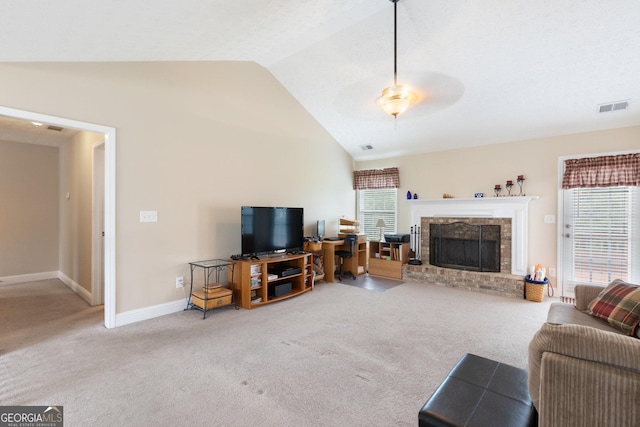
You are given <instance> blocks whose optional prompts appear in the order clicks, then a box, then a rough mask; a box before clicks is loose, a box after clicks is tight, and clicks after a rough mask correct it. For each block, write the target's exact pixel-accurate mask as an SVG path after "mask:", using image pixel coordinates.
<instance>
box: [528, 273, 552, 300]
mask: <svg viewBox="0 0 640 427" xmlns="http://www.w3.org/2000/svg"><path fill="white" fill-rule="evenodd" d="M548 284H549V279H547V278H546V277H545V278H544V281H542V282H540V281H538V280H531V276H527V277H525V278H524V296H525V298H526V299H527V301H534V302H542V299H543V298H544V291H545V290H546V289H547V285H548Z"/></svg>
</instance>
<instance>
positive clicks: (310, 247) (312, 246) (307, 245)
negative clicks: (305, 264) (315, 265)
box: [304, 240, 322, 252]
mask: <svg viewBox="0 0 640 427" xmlns="http://www.w3.org/2000/svg"><path fill="white" fill-rule="evenodd" d="M304 250H305V251H307V252H317V251H320V250H322V242H313V241H311V240H307V241H306V242H304Z"/></svg>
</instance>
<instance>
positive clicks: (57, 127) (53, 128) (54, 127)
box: [47, 125, 64, 132]
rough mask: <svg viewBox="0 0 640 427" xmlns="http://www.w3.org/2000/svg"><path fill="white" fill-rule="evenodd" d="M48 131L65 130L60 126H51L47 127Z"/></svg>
mask: <svg viewBox="0 0 640 427" xmlns="http://www.w3.org/2000/svg"><path fill="white" fill-rule="evenodd" d="M47 129H49V130H55V131H56V132H62V130H63V129H64V128H61V127H60V126H53V125H49V126H47Z"/></svg>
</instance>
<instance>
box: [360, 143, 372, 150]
mask: <svg viewBox="0 0 640 427" xmlns="http://www.w3.org/2000/svg"><path fill="white" fill-rule="evenodd" d="M360 148H362V151H369V150H373V145H369V144H365V145H361V146H360Z"/></svg>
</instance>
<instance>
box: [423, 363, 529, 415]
mask: <svg viewBox="0 0 640 427" xmlns="http://www.w3.org/2000/svg"><path fill="white" fill-rule="evenodd" d="M418 422H419V426H420V427H427V426H437V427H443V426H468V427H481V426H491V427H499V426H505V427H518V426H527V427H530V426H531V427H532V426H536V425H537V424H538V414H537V412H536V410H535V408H534V406H533V403H532V402H531V397H530V396H529V390H528V389H527V371H525V370H524V369H519V368H516V367H514V366H510V365H505V364H504V363H499V362H496V361H493V360H490V359H485V358H484V357H480V356H476V355H474V354H465V355H464V356H463V357H462V359H460V361H459V362H458V364H457V365H456V366H455V367H454V368H453V369H452V370H451V372H449V375H448V376H447V378H446V379H445V380H444V381H443V382H442V384H440V386H439V387H438V389H437V390H436V391H435V392H434V393H433V395H432V396H431V397H430V398H429V400H427V403H425V404H424V406H423V407H422V409H421V410H420V414H419V415H418Z"/></svg>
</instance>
